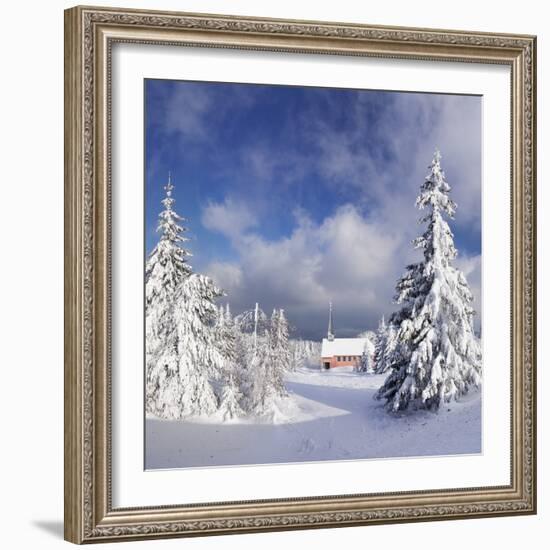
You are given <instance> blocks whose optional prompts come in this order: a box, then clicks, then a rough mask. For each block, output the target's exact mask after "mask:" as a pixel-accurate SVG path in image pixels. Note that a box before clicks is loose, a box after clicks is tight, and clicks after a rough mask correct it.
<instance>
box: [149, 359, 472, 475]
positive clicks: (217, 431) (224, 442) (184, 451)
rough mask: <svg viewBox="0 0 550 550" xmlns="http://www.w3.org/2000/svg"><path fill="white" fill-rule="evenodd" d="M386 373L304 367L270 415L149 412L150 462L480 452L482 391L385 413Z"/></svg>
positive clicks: (156, 464)
mask: <svg viewBox="0 0 550 550" xmlns="http://www.w3.org/2000/svg"><path fill="white" fill-rule="evenodd" d="M384 378H385V375H364V374H363V375H361V374H356V373H354V372H352V371H350V370H344V369H342V368H341V369H338V370H334V371H320V370H318V369H310V368H303V369H300V370H298V371H296V372H294V373H291V374H289V375H288V376H287V380H286V385H287V388H288V390H289V392H290V394H291V395H290V397H289V398H288V399H286V400H285V401H284V402H283V403H281V407H280V410H279V411H277V413H276V414H275V415H274V417H272V418H255V419H250V418H248V419H241V420H234V421H231V422H220V421H218V420H217V419H216V418H196V419H193V420H192V421H191V420H186V421H181V420H179V421H178V420H159V419H156V418H147V419H146V457H145V459H146V468H147V469H155V468H183V467H197V466H198V467H200V466H222V465H237V464H269V463H281V462H307V461H317V460H344V459H360V458H389V457H403V456H430V455H453V454H473V453H479V452H481V392H478V391H474V392H472V393H471V394H469V395H466V396H464V397H462V398H461V400H460V401H459V402H453V403H450V404H448V405H447V404H446V405H445V406H442V407H441V409H440V411H439V412H430V411H425V410H417V411H408V412H406V413H400V414H397V415H393V414H388V413H387V412H386V410H385V409H384V408H383V406H382V404H381V402H379V401H376V400H374V399H373V395H374V393H375V391H376V389H377V388H379V387H380V385H381V384H382V383H383V381H384Z"/></svg>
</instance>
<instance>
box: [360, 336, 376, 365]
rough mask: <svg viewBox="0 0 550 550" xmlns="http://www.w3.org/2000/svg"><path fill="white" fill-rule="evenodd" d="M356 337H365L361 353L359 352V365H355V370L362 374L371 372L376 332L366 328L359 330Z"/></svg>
mask: <svg viewBox="0 0 550 550" xmlns="http://www.w3.org/2000/svg"><path fill="white" fill-rule="evenodd" d="M357 337H358V338H364V339H365V346H364V348H363V353H362V354H361V358H360V360H359V365H358V366H357V367H356V370H357V372H361V373H364V374H373V373H374V349H375V346H376V333H375V332H373V331H372V330H366V331H364V332H361V333H360V334H359V335H358V336H357Z"/></svg>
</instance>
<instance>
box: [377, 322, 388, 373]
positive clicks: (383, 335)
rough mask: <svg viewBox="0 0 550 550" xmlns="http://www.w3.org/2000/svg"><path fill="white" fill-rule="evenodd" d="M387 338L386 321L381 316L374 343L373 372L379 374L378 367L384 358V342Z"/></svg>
mask: <svg viewBox="0 0 550 550" xmlns="http://www.w3.org/2000/svg"><path fill="white" fill-rule="evenodd" d="M387 338H388V325H387V323H386V319H385V318H384V316H382V319H380V321H379V323H378V330H377V331H376V340H375V343H374V370H375V371H376V372H381V371H380V370H379V369H380V365H381V364H382V361H383V358H384V349H385V348H386V341H387Z"/></svg>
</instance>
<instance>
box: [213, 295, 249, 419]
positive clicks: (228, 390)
mask: <svg viewBox="0 0 550 550" xmlns="http://www.w3.org/2000/svg"><path fill="white" fill-rule="evenodd" d="M217 330H218V346H219V348H220V351H221V353H222V356H223V359H224V366H223V369H222V370H221V372H220V383H221V393H220V410H221V415H222V417H223V418H224V419H225V420H227V419H231V418H235V417H238V416H242V414H243V409H242V407H241V400H242V397H243V394H242V391H241V384H242V375H241V367H240V365H239V363H238V353H237V345H238V344H239V334H238V331H237V329H236V327H235V323H234V321H233V318H232V317H231V312H230V310H229V304H227V307H226V309H223V308H221V311H220V317H219V320H218V327H217Z"/></svg>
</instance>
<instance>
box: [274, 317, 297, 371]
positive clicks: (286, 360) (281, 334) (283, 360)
mask: <svg viewBox="0 0 550 550" xmlns="http://www.w3.org/2000/svg"><path fill="white" fill-rule="evenodd" d="M270 330H271V346H272V347H273V349H274V350H275V354H276V356H277V368H278V369H279V370H280V371H282V372H283V373H284V372H287V371H289V370H290V369H291V368H292V356H291V354H290V344H289V340H288V321H287V319H286V316H285V311H284V309H279V310H273V314H272V316H271V328H270Z"/></svg>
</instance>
